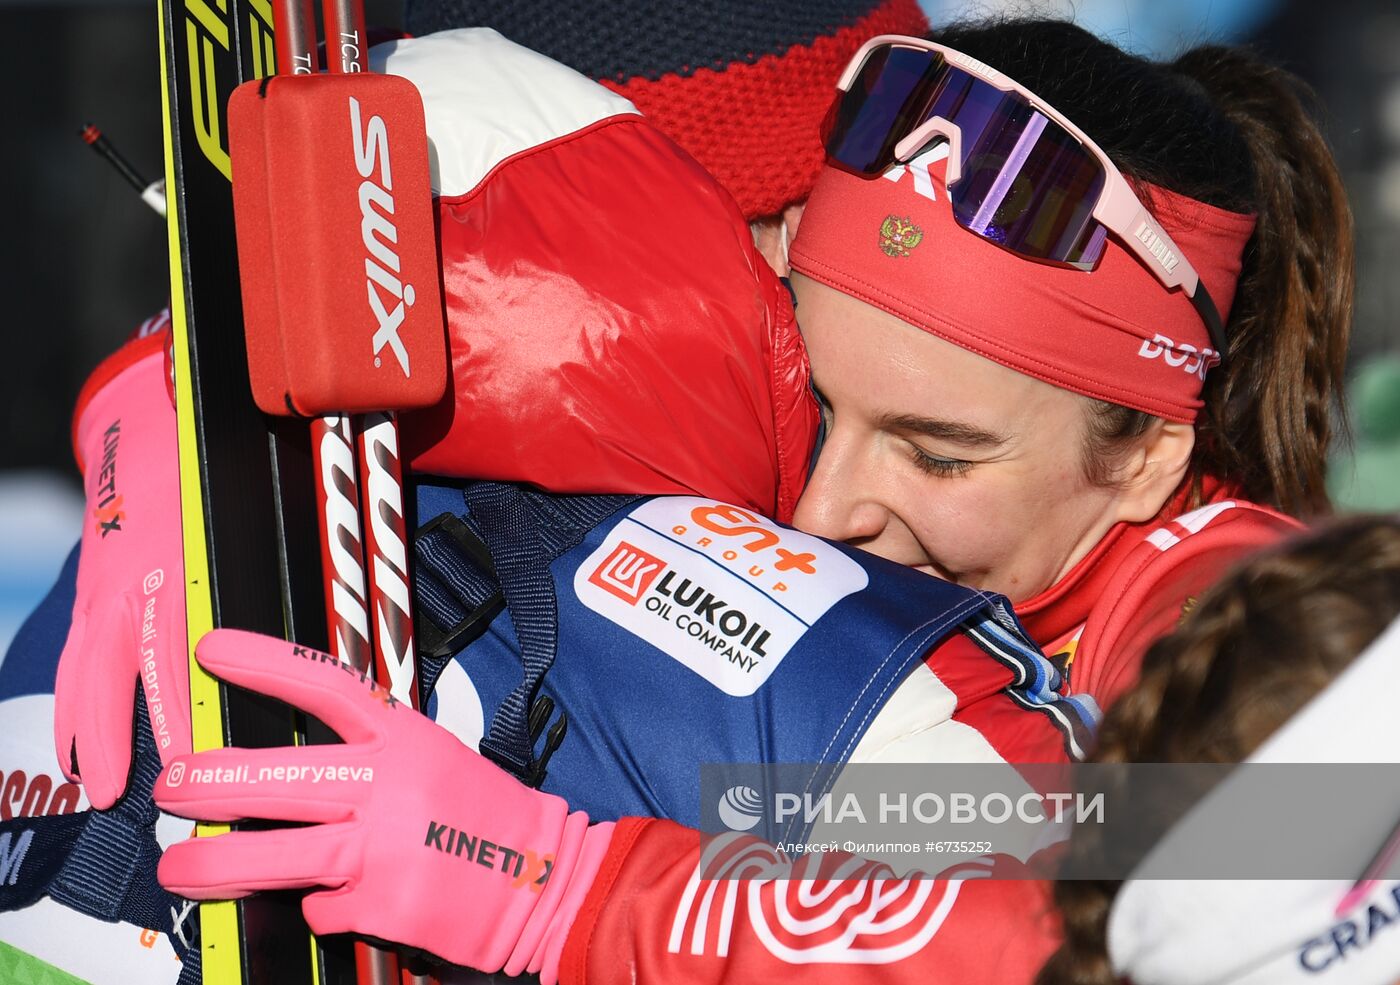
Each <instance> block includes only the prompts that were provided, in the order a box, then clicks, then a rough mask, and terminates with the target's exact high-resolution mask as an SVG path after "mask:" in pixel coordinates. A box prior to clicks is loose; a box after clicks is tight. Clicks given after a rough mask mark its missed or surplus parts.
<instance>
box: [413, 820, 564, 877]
mask: <svg viewBox="0 0 1400 985" xmlns="http://www.w3.org/2000/svg"><path fill="white" fill-rule="evenodd" d="M423 845H424V847H426V848H436V849H437V850H438V851H440V852H442V853H444V854H446V855H453V856H455V857H457V858H465V859H466V860H467V861H468V862H475V863H476V864H477V865H480V866H484V867H485V868H488V869H491V870H493V871H495V872H500V873H503V874H504V875H507V876H509V877H510V880H511V883H510V886H511V888H512V889H520V888H521V887H523V886H528V887H530V892H532V893H538V892H539V891H540V890H541V889H543V888H544V885H545V883H546V882H548V881H549V874H550V873H551V872H553V871H554V856H553V855H538V854H536V853H535V852H532V851H530V850H529V849H525V850H524V851H517V850H516V849H514V848H507V847H506V846H505V845H498V844H496V843H495V842H494V841H487V840H486V839H485V838H482V837H481V836H479V835H471V834H467V833H466V832H465V831H458V830H457V829H456V828H453V827H450V826H449V825H446V824H438V823H437V822H436V821H429V822H428V833H427V835H425V836H424V838H423Z"/></svg>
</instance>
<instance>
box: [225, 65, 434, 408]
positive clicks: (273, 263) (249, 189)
mask: <svg viewBox="0 0 1400 985" xmlns="http://www.w3.org/2000/svg"><path fill="white" fill-rule="evenodd" d="M229 133H230V159H231V163H232V170H233V199H234V211H235V218H236V223H237V230H238V262H239V267H240V270H241V273H242V285H243V312H244V320H245V327H246V333H247V340H248V366H249V373H250V377H251V382H252V388H253V398H254V400H255V401H256V402H257V405H258V407H259V408H261V409H262V410H263V411H264V412H266V413H269V414H282V415H286V414H300V415H306V416H314V415H318V414H326V413H334V412H351V413H354V412H361V411H372V410H406V409H409V408H414V407H425V406H428V405H430V404H432V403H434V402H435V401H437V400H438V399H439V398H440V397H441V396H442V394H443V392H444V390H445V388H446V381H447V357H446V342H445V338H444V334H443V316H442V300H441V292H440V290H439V287H438V262H437V245H436V234H435V231H434V226H433V199H432V191H431V188H430V185H429V179H428V142H427V135H426V130H425V128H424V122H423V104H422V101H421V99H420V98H419V95H418V90H417V89H416V88H414V86H413V84H412V83H411V82H408V81H407V80H405V79H401V78H396V77H393V76H384V75H369V74H354V75H301V76H273V77H270V78H266V79H261V80H258V81H255V82H248V83H245V84H244V85H242V86H240V87H239V88H238V89H237V90H235V91H234V94H233V96H232V98H231V99H230V100H229Z"/></svg>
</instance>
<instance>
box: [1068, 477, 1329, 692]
mask: <svg viewBox="0 0 1400 985" xmlns="http://www.w3.org/2000/svg"><path fill="white" fill-rule="evenodd" d="M1302 529H1303V525H1302V524H1301V523H1299V522H1298V521H1297V520H1294V519H1293V518H1291V517H1287V516H1284V515H1283V514H1281V513H1277V512H1275V511H1273V510H1271V509H1268V508H1267V507H1263V506H1257V505H1255V504H1253V503H1249V502H1245V501H1243V500H1238V499H1222V500H1220V501H1218V502H1214V503H1209V504H1207V505H1205V506H1203V507H1201V508H1200V509H1197V510H1193V511H1191V512H1190V513H1186V514H1183V515H1182V516H1179V517H1177V518H1176V519H1174V520H1169V521H1167V522H1165V523H1162V524H1160V525H1159V526H1157V527H1156V528H1154V529H1153V530H1151V531H1150V532H1148V533H1147V534H1146V536H1145V537H1144V538H1143V540H1142V542H1141V543H1139V544H1138V545H1137V546H1136V547H1135V548H1133V550H1132V551H1131V553H1129V554H1128V555H1127V556H1126V557H1125V558H1124V560H1123V562H1122V563H1121V564H1119V566H1118V567H1117V568H1116V569H1115V571H1114V574H1113V577H1112V579H1111V581H1110V582H1109V583H1108V585H1107V586H1106V587H1105V588H1104V590H1103V591H1102V592H1101V593H1100V594H1099V597H1098V598H1097V599H1096V600H1095V603H1094V607H1093V609H1092V610H1091V611H1090V613H1089V618H1088V620H1087V621H1086V622H1085V625H1084V632H1083V634H1082V635H1081V637H1080V640H1079V645H1078V648H1077V650H1076V652H1075V656H1074V662H1073V663H1072V665H1071V668H1070V684H1071V689H1072V690H1073V691H1075V692H1078V693H1088V694H1091V695H1093V697H1094V698H1095V700H1097V701H1098V703H1099V707H1100V708H1104V709H1107V708H1108V707H1109V706H1110V705H1111V704H1112V703H1113V702H1114V701H1115V700H1117V698H1118V697H1119V696H1120V695H1121V694H1122V693H1123V692H1124V691H1126V690H1127V689H1128V688H1129V687H1131V686H1132V685H1133V683H1134V682H1136V681H1137V679H1138V675H1139V673H1140V671H1141V668H1142V658H1143V656H1144V654H1145V653H1146V652H1147V649H1148V647H1150V646H1151V645H1152V644H1153V643H1154V642H1156V641H1157V640H1159V639H1161V638H1162V637H1163V636H1166V635H1167V634H1168V633H1170V632H1171V631H1172V630H1173V629H1175V628H1176V626H1177V624H1178V623H1179V622H1180V621H1181V617H1182V615H1183V613H1184V611H1185V610H1186V609H1188V608H1189V607H1190V606H1191V605H1192V604H1194V600H1195V598H1196V597H1197V596H1199V595H1200V593H1201V592H1203V591H1205V590H1206V589H1208V588H1209V587H1210V586H1211V585H1213V584H1214V583H1215V582H1216V581H1218V580H1219V579H1220V578H1221V576H1222V575H1224V574H1225V573H1226V572H1227V571H1228V570H1230V568H1232V567H1233V566H1234V565H1235V564H1237V563H1238V562H1239V561H1241V560H1242V559H1244V558H1245V557H1247V556H1249V555H1250V554H1252V553H1253V552H1255V551H1258V550H1260V549H1262V548H1265V547H1268V546H1270V545H1272V544H1276V543H1278V542H1279V541H1280V540H1282V539H1283V538H1285V537H1287V536H1289V535H1291V534H1294V533H1296V532H1298V531H1299V530H1302Z"/></svg>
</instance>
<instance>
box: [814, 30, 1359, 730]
mask: <svg viewBox="0 0 1400 985" xmlns="http://www.w3.org/2000/svg"><path fill="white" fill-rule="evenodd" d="M939 42H940V43H939V44H932V43H927V42H921V41H910V40H908V39H875V40H873V41H872V42H870V43H869V44H868V45H867V46H866V49H865V50H864V51H862V52H861V53H859V54H858V55H857V56H856V58H855V59H853V60H852V63H851V65H850V66H849V67H848V69H847V71H846V73H845V76H844V77H843V79H842V80H841V90H842V91H841V93H840V95H839V97H838V99H837V101H836V103H835V105H834V106H833V109H832V112H831V115H830V116H829V118H828V120H827V127H826V139H827V149H828V168H827V170H826V171H825V173H824V174H823V176H822V178H821V179H820V180H819V182H818V186H817V188H816V189H815V191H814V193H813V196H812V198H811V200H810V202H809V204H808V207H807V210H806V213H805V216H804V218H803V222H802V226H801V230H800V232H799V234H798V237H797V240H796V242H795V243H794V244H793V247H792V251H791V263H792V265H793V268H794V270H795V271H796V272H795V274H794V276H793V283H794V289H795V291H796V294H797V298H798V301H799V307H798V318H799V322H800V324H801V326H802V329H803V334H804V337H805V339H806V341H807V345H808V348H809V352H810V356H811V361H812V369H813V378H814V383H815V384H816V386H817V387H818V389H819V390H820V391H821V393H822V394H823V396H824V401H825V404H826V415H827V436H826V441H825V444H824V446H823V448H822V451H821V456H820V458H819V460H818V462H817V465H816V469H815V471H814V474H813V475H812V478H811V481H810V483H809V485H808V487H807V489H806V491H805V492H804V494H803V498H802V501H801V503H800V504H799V508H798V511H797V514H796V518H795V523H796V525H797V526H799V527H801V528H802V529H805V530H808V531H811V532H815V533H820V534H822V535H824V536H827V537H832V538H836V539H841V540H846V541H848V542H850V543H853V544H858V545H860V546H862V547H864V548H865V549H867V550H870V551H873V552H875V553H877V554H882V555H884V556H886V557H889V558H892V559H894V560H898V561H901V562H903V563H906V564H911V565H916V566H918V567H920V568H923V569H924V570H927V571H929V572H930V573H933V574H936V575H939V576H942V577H945V578H951V579H952V580H954V581H958V582H961V583H966V584H971V585H975V586H978V587H983V588H987V589H991V590H994V591H998V592H1002V593H1005V594H1006V595H1007V596H1008V597H1009V598H1011V600H1012V601H1013V602H1014V603H1016V609H1017V612H1018V614H1019V615H1020V616H1021V618H1022V619H1023V620H1024V621H1025V623H1026V626H1027V628H1028V629H1029V630H1030V632H1031V634H1032V636H1033V637H1034V638H1035V639H1036V640H1037V642H1039V643H1040V644H1041V645H1042V646H1043V647H1044V648H1045V649H1046V652H1047V653H1050V654H1061V655H1062V657H1061V659H1063V660H1064V661H1066V663H1067V664H1068V667H1069V677H1070V684H1071V687H1072V689H1073V690H1076V691H1079V692H1087V693H1089V694H1091V695H1092V696H1093V697H1095V698H1096V699H1097V700H1098V701H1099V703H1100V704H1101V705H1104V706H1107V705H1108V704H1109V703H1111V702H1112V701H1113V699H1114V698H1115V697H1116V695H1117V694H1118V693H1120V692H1121V691H1122V689H1123V688H1124V687H1126V686H1127V685H1128V684H1130V683H1131V682H1132V681H1133V680H1134V679H1135V677H1136V674H1137V666H1138V663H1139V661H1140V659H1141V654H1142V653H1143V651H1144V650H1145V648H1146V646H1147V645H1148V644H1149V643H1150V642H1151V640H1152V639H1154V638H1156V637H1158V636H1161V635H1162V634H1163V633H1164V632H1166V631H1167V630H1168V629H1169V628H1170V627H1171V626H1172V625H1174V624H1175V622H1176V621H1177V620H1178V619H1179V617H1180V615H1181V612H1182V606H1183V604H1185V603H1186V601H1187V600H1188V599H1189V598H1190V597H1191V596H1193V595H1194V594H1195V593H1196V592H1198V591H1199V590H1200V589H1201V588H1203V587H1205V585H1207V584H1209V583H1210V582H1211V581H1213V580H1214V578H1215V577H1216V576H1218V575H1219V573H1220V572H1221V571H1222V570H1223V568H1224V567H1225V566H1226V565H1227V564H1228V563H1229V561H1230V560H1231V559H1232V558H1234V557H1235V556H1237V555H1238V554H1240V553H1241V552H1242V551H1245V550H1248V549H1250V548H1253V547H1255V546H1258V545H1261V544H1263V543H1267V542H1269V541H1272V540H1274V539H1276V538H1277V537H1278V536H1280V534H1282V533H1283V532H1285V531H1286V530H1288V529H1289V528H1290V527H1291V526H1292V525H1293V521H1292V520H1290V519H1287V518H1286V517H1290V516H1292V517H1306V516H1309V515H1313V514H1318V513H1322V512H1325V511H1326V510H1327V509H1328V502H1327V496H1326V491H1325V486H1324V480H1325V466H1326V451H1327V447H1328V441H1329V437H1330V434H1331V430H1330V423H1329V407H1330V405H1331V403H1332V401H1333V399H1334V396H1335V394H1336V393H1337V392H1338V390H1339V388H1340V385H1341V378H1342V371H1343V362H1344V358H1345V352H1346V342H1347V334H1348V328H1349V323H1350V316H1351V303H1352V244H1351V220H1350V214H1349V212H1348V209H1347V204H1346V199H1345V196H1344V193H1343V191H1342V188H1341V184H1340V182H1339V179H1338V176H1337V172H1336V168H1335V165H1334V163H1333V161H1332V159H1331V156H1330V154H1329V152H1328V150H1327V148H1326V145H1325V143H1324V142H1323V139H1322V137H1321V136H1320V134H1319V133H1318V131H1317V129H1316V127H1315V125H1314V124H1313V123H1312V121H1311V120H1309V119H1308V117H1307V115H1306V113H1305V112H1304V110H1303V108H1302V106H1301V105H1300V102H1299V99H1298V95H1297V90H1296V85H1295V82H1294V80H1292V79H1291V78H1290V77H1289V76H1287V75H1286V74H1285V73H1283V72H1281V71H1278V70H1276V69H1272V68H1269V67H1267V66H1264V65H1262V64H1260V63H1259V62H1257V61H1255V60H1253V59H1252V58H1249V57H1248V56H1246V55H1244V54H1243V53H1240V52H1238V51H1233V50H1230V49H1223V48H1201V49H1197V50H1194V51H1192V52H1188V53H1187V54H1185V55H1183V56H1182V57H1181V58H1179V59H1178V60H1177V61H1175V62H1173V63H1171V64H1165V65H1163V64H1154V63H1151V62H1147V61H1144V60H1142V59H1139V58H1136V57H1133V56H1130V55H1127V54H1125V53H1123V52H1121V51H1119V50H1117V49H1116V48H1113V47H1112V46H1111V45H1108V44H1106V43H1104V42H1101V41H1098V40H1095V39H1093V38H1092V37H1090V36H1089V35H1088V34H1087V33H1085V32H1083V31H1081V30H1079V29H1078V28H1075V27H1072V26H1070V25H1067V24H1061V23H1054V22H1042V23H1019V24H1017V23H1012V24H1001V25H996V26H992V27H982V28H975V27H974V28H967V29H960V30H959V29H955V30H951V31H946V32H944V33H942V34H941V35H940V36H939ZM989 66H990V67H989ZM1012 80H1015V81H1012Z"/></svg>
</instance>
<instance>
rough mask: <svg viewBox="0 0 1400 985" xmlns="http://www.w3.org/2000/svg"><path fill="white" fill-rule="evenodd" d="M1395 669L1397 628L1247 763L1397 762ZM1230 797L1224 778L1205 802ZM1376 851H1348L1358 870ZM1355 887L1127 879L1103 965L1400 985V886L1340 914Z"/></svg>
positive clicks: (1399, 732) (1178, 831)
mask: <svg viewBox="0 0 1400 985" xmlns="http://www.w3.org/2000/svg"><path fill="white" fill-rule="evenodd" d="M1397 671H1400V620H1397V621H1396V622H1395V623H1393V624H1392V625H1391V626H1390V627H1389V628H1388V629H1387V630H1386V631H1385V632H1384V633H1382V634H1381V636H1380V637H1379V638H1378V639H1377V640H1376V641H1375V642H1374V643H1373V644H1372V645H1371V646H1370V647H1368V648H1367V650H1366V651H1365V653H1363V654H1362V655H1361V656H1360V657H1358V658H1357V660H1356V661H1355V662H1354V663H1353V664H1352V665H1351V666H1350V667H1348V668H1347V670H1346V671H1344V672H1343V673H1342V674H1341V675H1340V676H1339V677H1338V678H1337V679H1336V680H1335V681H1333V682H1332V684H1331V685H1330V686H1328V687H1327V688H1326V689H1325V690H1324V691H1323V692H1322V693H1321V694H1319V695H1318V696H1317V697H1316V698H1314V699H1313V700H1312V701H1311V702H1309V703H1308V705H1307V706H1306V707H1304V708H1303V710H1302V711H1300V712H1299V713H1298V714H1297V715H1295V716H1294V717H1293V718H1292V719H1291V720H1290V721H1289V722H1288V723H1287V724H1286V725H1285V726H1284V727H1283V728H1282V729H1280V730H1279V731H1278V732H1277V733H1276V734H1275V735H1273V736H1272V737H1271V738H1270V739H1269V740H1268V741H1266V742H1265V743H1264V744H1263V745H1262V746H1260V748H1259V749H1258V750H1257V751H1256V752H1255V754H1254V755H1253V756H1252V757H1251V758H1250V761H1251V762H1272V763H1339V762H1371V763H1393V762H1400V728H1397V727H1396V716H1395V711H1394V689H1395V680H1396V676H1397ZM1230 794H1231V783H1230V781H1228V780H1227V781H1226V782H1225V783H1222V784H1221V785H1220V786H1219V787H1218V788H1216V789H1215V790H1214V791H1212V793H1211V795H1210V797H1208V798H1207V801H1206V802H1203V804H1204V803H1208V802H1210V801H1214V800H1216V799H1217V798H1227V797H1229V796H1230ZM1199 806H1203V805H1199ZM1342 809H1345V808H1342ZM1199 813H1200V812H1199V810H1193V811H1192V812H1191V813H1189V814H1187V816H1186V818H1185V819H1183V820H1182V821H1181V822H1180V823H1179V824H1178V825H1177V827H1176V828H1174V829H1173V831H1172V832H1169V833H1168V835H1167V836H1166V838H1164V839H1163V845H1164V846H1165V845H1167V844H1168V842H1169V840H1170V839H1172V838H1174V837H1179V836H1183V835H1184V833H1186V832H1187V829H1188V827H1189V826H1190V825H1191V824H1192V822H1193V819H1195V818H1196V817H1197V816H1198V814H1199ZM1387 820H1389V819H1387ZM1394 820H1396V821H1400V817H1398V818H1395V819H1394ZM1385 827H1386V830H1389V825H1388V824H1387V825H1386V826H1385ZM1319 837H1326V833H1325V832H1319ZM1380 847H1381V845H1380V844H1378V843H1377V844H1357V845H1356V846H1355V852H1356V870H1357V872H1358V873H1359V872H1361V871H1362V869H1363V868H1364V867H1365V866H1366V865H1367V863H1369V862H1370V861H1371V859H1372V858H1373V857H1374V856H1375V854H1376V852H1377V851H1378V850H1379V849H1380ZM1148 862H1150V859H1149V860H1148ZM1351 886H1352V884H1351V883H1350V882H1341V881H1322V880H1308V881H1304V880H1293V881H1282V880H1263V881H1236V882H1226V881H1208V880H1207V881H1192V880H1177V881H1147V880H1132V881H1129V882H1128V883H1126V884H1125V885H1124V886H1123V888H1122V890H1121V891H1120V892H1119V894H1118V897H1117V899H1116V900H1115V902H1114V905H1113V910H1112V913H1111V914H1110V916H1109V923H1108V951H1109V956H1110V958H1111V959H1112V962H1113V967H1114V970H1115V971H1116V972H1118V973H1119V974H1122V975H1124V976H1126V977H1128V978H1129V979H1131V981H1132V982H1133V983H1134V985H1214V983H1230V985H1266V983H1269V985H1272V983H1286V982H1316V983H1320V985H1329V983H1334V982H1335V983H1346V985H1391V983H1394V982H1397V981H1400V882H1397V881H1394V880H1389V881H1385V880H1383V881H1381V882H1379V883H1377V884H1376V885H1375V886H1374V887H1373V888H1372V890H1371V892H1370V894H1369V896H1368V897H1367V898H1366V899H1365V900H1363V901H1361V902H1360V903H1358V904H1357V905H1356V906H1354V907H1352V908H1351V909H1350V910H1349V911H1347V912H1346V913H1343V914H1340V915H1338V914H1337V912H1336V911H1337V907H1338V904H1339V903H1340V902H1341V900H1342V898H1343V897H1344V896H1345V895H1346V893H1347V892H1348V891H1349V890H1350V889H1351Z"/></svg>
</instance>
